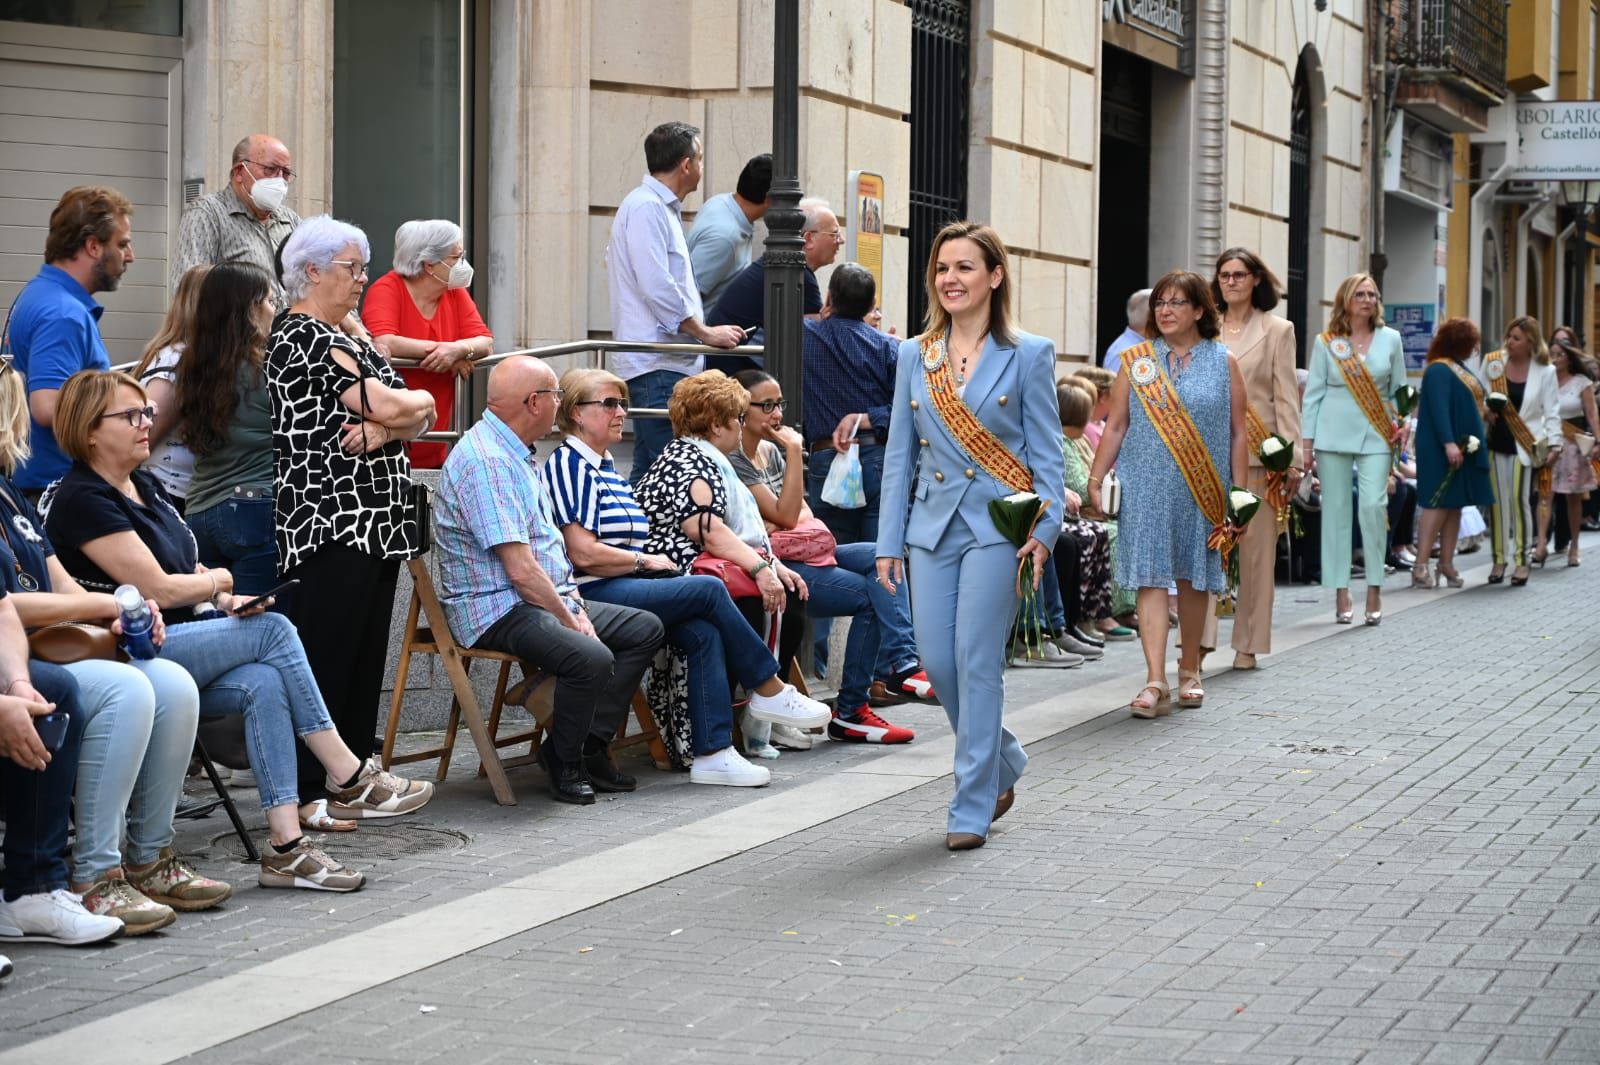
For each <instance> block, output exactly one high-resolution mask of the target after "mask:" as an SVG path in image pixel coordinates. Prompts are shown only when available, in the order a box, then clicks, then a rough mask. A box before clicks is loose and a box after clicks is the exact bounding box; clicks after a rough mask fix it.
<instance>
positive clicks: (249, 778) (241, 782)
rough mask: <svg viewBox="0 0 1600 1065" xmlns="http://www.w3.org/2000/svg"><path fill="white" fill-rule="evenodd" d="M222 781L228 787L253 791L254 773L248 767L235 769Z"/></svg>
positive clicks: (254, 783)
mask: <svg viewBox="0 0 1600 1065" xmlns="http://www.w3.org/2000/svg"><path fill="white" fill-rule="evenodd" d="M223 783H224V784H227V785H228V787H230V788H244V789H246V790H248V791H255V790H256V775H255V773H254V772H252V771H251V770H249V769H235V770H233V772H232V774H231V775H229V776H228V777H227V778H226V779H225V780H224V781H223Z"/></svg>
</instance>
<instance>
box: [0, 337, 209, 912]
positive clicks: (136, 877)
mask: <svg viewBox="0 0 1600 1065" xmlns="http://www.w3.org/2000/svg"><path fill="white" fill-rule="evenodd" d="M10 367H11V364H10V363H9V362H7V363H4V364H0V574H3V578H4V581H5V590H6V593H7V598H8V599H10V600H11V602H13V603H14V604H16V607H17V613H18V615H19V616H20V617H21V619H22V623H23V625H25V626H26V627H28V628H30V629H32V628H37V627H39V626H42V625H49V624H52V623H54V622H58V621H69V620H71V621H82V620H91V621H101V622H105V623H108V624H109V623H111V622H113V621H114V620H115V619H116V617H117V605H116V603H115V601H114V600H113V598H112V596H110V595H106V594H103V593H101V594H97V593H92V592H88V591H85V590H84V589H83V587H82V586H81V585H79V584H78V582H77V581H74V580H73V579H72V578H71V577H70V576H69V575H68V574H67V571H66V570H65V569H63V568H62V566H61V563H60V561H59V560H58V559H57V558H56V557H55V554H54V552H53V551H52V550H51V549H50V544H49V542H48V541H46V540H45V539H44V536H43V534H42V532H41V529H42V528H43V523H42V522H41V521H40V520H39V517H38V515H37V514H36V513H35V512H34V509H33V505H32V504H31V503H29V502H28V500H27V497H25V496H24V495H23V494H22V493H21V492H20V491H18V490H17V488H16V486H15V485H13V484H12V483H11V481H10V480H9V475H10V474H11V472H12V470H14V469H15V468H16V467H17V465H18V463H20V462H21V461H22V460H23V459H24V458H25V457H26V456H27V453H28V424H29V423H28V409H27V399H26V396H25V394H24V390H23V383H22V379H21V377H20V375H18V374H17V373H15V372H13V371H12V370H11V368H10ZM133 596H134V600H135V603H136V605H141V606H142V605H144V604H143V603H142V601H141V600H140V598H139V593H138V591H137V589H135V590H134V591H133ZM153 606H154V604H150V605H149V607H147V608H146V610H147V613H148V614H149V622H150V626H149V627H150V631H149V632H148V634H147V635H146V638H145V639H146V643H147V646H155V647H159V646H160V644H161V642H162V641H163V639H164V637H165V631H164V627H163V624H162V620H161V614H160V611H159V610H153V609H150V608H152V607H153ZM64 668H65V669H66V670H67V671H68V672H70V673H71V674H72V675H73V678H74V679H75V680H77V682H78V688H79V692H80V696H81V712H82V714H83V716H84V719H85V720H84V722H83V725H84V732H83V745H82V747H81V749H80V751H81V753H80V757H79V760H78V773H77V784H76V787H75V803H74V814H75V818H74V820H75V822H76V825H77V835H76V837H75V838H74V839H73V843H72V881H71V889H72V891H73V892H74V893H75V894H78V895H81V896H83V904H84V908H85V909H87V910H89V912H91V913H94V914H98V915H101V916H107V917H115V918H118V919H119V920H121V921H122V922H123V925H124V926H125V929H126V931H127V934H128V935H140V934H142V933H144V932H153V931H155V930H156V929H158V928H165V927H166V926H167V925H169V924H171V923H172V922H173V921H174V920H176V918H177V914H176V913H175V912H174V911H175V910H178V909H183V910H203V909H208V908H209V907H211V906H215V905H216V904H217V903H219V902H222V901H223V900H224V899H226V898H227V897H228V896H229V895H231V894H232V893H233V889H232V888H231V887H229V886H228V885H227V884H224V883H221V882H219V881H216V880H211V879H209V878H207V877H203V876H201V875H200V874H199V873H198V872H196V871H195V869H194V867H193V866H191V865H190V864H189V863H188V862H186V861H184V859H182V858H180V857H178V856H177V855H175V854H174V853H173V852H172V840H173V828H172V816H173V812H174V810H175V809H176V808H177V804H178V796H179V795H180V794H181V793H182V791H183V774H184V770H185V768H186V767H187V766H188V764H189V755H190V752H191V751H192V750H193V748H194V733H195V724H196V721H197V720H198V716H199V709H200V694H199V692H198V691H197V690H196V688H195V683H194V680H193V678H191V677H190V676H189V674H188V672H187V671H186V670H184V668H183V667H182V666H180V665H178V664H177V663H176V662H171V661H167V660H166V659H162V658H155V657H149V658H148V660H140V659H139V658H138V657H135V659H134V660H133V661H131V662H128V663H122V662H112V661H107V660H104V659H88V660H85V661H82V662H74V663H72V664H70V665H68V666H66V667H64ZM124 831H126V834H127V839H128V842H127V845H126V846H125V847H124V846H123V845H122V837H123V834H124Z"/></svg>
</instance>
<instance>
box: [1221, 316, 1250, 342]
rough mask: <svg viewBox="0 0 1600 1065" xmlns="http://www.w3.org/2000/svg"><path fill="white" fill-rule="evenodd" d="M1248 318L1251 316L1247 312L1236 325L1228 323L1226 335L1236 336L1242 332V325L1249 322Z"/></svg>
mask: <svg viewBox="0 0 1600 1065" xmlns="http://www.w3.org/2000/svg"><path fill="white" fill-rule="evenodd" d="M1250 318H1251V316H1250V315H1248V314H1247V315H1245V316H1244V320H1243V321H1241V322H1240V323H1239V324H1238V325H1231V324H1230V325H1229V326H1228V335H1229V336H1235V337H1236V336H1238V335H1239V334H1240V333H1242V332H1244V327H1245V326H1247V325H1249V324H1250ZM1224 321H1226V316H1224Z"/></svg>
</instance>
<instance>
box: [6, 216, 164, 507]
mask: <svg viewBox="0 0 1600 1065" xmlns="http://www.w3.org/2000/svg"><path fill="white" fill-rule="evenodd" d="M132 225H133V204H131V203H129V202H128V199H127V197H125V196H123V195H122V193H120V192H118V191H117V190H116V189H112V188H106V187H105V186H101V185H80V186H78V187H77V188H73V189H68V190H67V192H66V194H65V195H63V196H62V197H61V202H60V203H57V204H56V209H55V210H54V211H52V212H50V232H49V233H48V235H47V236H46V237H45V242H44V265H43V266H41V267H40V268H39V272H38V274H36V275H35V276H34V278H33V280H32V281H29V282H28V284H27V286H26V287H24V288H23V290H22V294H21V295H19V296H18V297H17V302H16V303H15V304H14V305H13V306H12V309H11V324H10V326H9V327H8V328H7V330H6V334H7V335H6V341H7V344H8V345H9V347H10V349H11V352H12V359H13V362H14V364H15V366H16V369H18V370H20V371H21V372H22V374H23V375H24V377H25V378H26V379H27V382H28V413H29V415H30V416H31V418H32V420H33V429H32V433H31V436H30V442H31V443H32V445H33V453H32V455H31V456H30V457H29V458H28V460H27V461H26V462H24V463H23V464H22V466H21V467H20V468H19V469H18V470H17V473H16V476H15V477H14V478H13V480H15V482H16V484H17V487H19V488H21V489H22V490H23V491H25V492H27V493H29V494H30V495H32V496H35V497H37V495H38V494H39V493H40V492H41V491H43V490H44V488H45V487H46V486H47V485H49V484H50V482H52V481H54V480H56V479H57V478H59V477H60V476H61V475H62V474H64V473H66V472H67V468H68V467H69V466H71V465H72V462H71V460H69V459H68V458H67V456H66V455H64V454H62V452H61V449H60V448H59V447H58V446H57V445H56V436H55V429H54V426H55V417H56V398H57V397H58V396H59V395H60V393H61V386H62V385H64V384H66V381H67V378H69V377H71V376H72V375H73V374H75V373H77V372H78V371H80V370H109V369H111V357H110V356H109V355H107V354H106V346H105V343H104V341H102V340H101V339H100V315H101V314H102V313H103V312H104V311H105V308H104V307H101V306H100V304H98V303H96V302H95V301H94V294H95V293H96V292H115V291H116V288H117V285H118V284H119V283H120V282H121V281H122V275H123V274H124V273H126V272H127V269H128V266H129V265H130V264H132V262H133V232H132Z"/></svg>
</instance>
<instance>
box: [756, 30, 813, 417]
mask: <svg viewBox="0 0 1600 1065" xmlns="http://www.w3.org/2000/svg"><path fill="white" fill-rule="evenodd" d="M771 196H772V206H771V207H770V208H769V209H768V210H767V218H766V222H767V254H766V285H767V291H766V320H765V322H764V326H765V329H766V367H767V372H768V373H770V374H772V376H774V377H776V378H777V379H778V384H779V385H781V386H782V388H783V398H784V400H785V401H786V402H787V404H788V407H787V412H788V415H789V423H790V424H791V425H796V426H803V425H804V424H805V422H804V420H803V410H802V403H803V402H804V395H803V394H802V389H801V383H800V336H801V333H800V319H801V318H802V317H803V315H804V300H805V295H804V293H805V280H804V278H805V268H806V257H805V251H804V246H805V241H804V239H803V238H802V237H801V235H800V230H801V228H802V227H803V226H804V224H805V215H804V214H803V213H802V212H801V210H800V4H799V0H775V3H774V4H773V33H772V192H771Z"/></svg>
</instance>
